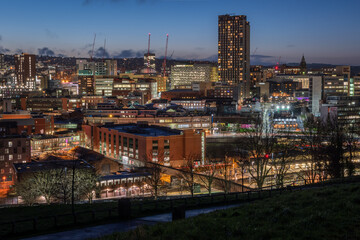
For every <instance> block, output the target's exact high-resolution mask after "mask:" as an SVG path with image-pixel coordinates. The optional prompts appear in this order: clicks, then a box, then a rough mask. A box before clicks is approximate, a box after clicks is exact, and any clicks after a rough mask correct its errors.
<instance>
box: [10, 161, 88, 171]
mask: <svg viewBox="0 0 360 240" xmlns="http://www.w3.org/2000/svg"><path fill="white" fill-rule="evenodd" d="M13 165H14V168H15V171H16V172H18V173H24V172H38V171H44V170H51V169H63V168H65V167H66V168H68V169H72V168H73V167H74V165H75V167H76V168H77V169H93V167H92V166H91V165H90V164H89V163H87V162H86V161H84V160H55V161H41V162H28V163H13Z"/></svg>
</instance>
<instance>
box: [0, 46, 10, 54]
mask: <svg viewBox="0 0 360 240" xmlns="http://www.w3.org/2000/svg"><path fill="white" fill-rule="evenodd" d="M9 52H10V49H8V48H4V47H2V46H0V53H9Z"/></svg>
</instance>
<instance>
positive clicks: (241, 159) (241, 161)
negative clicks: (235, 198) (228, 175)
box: [235, 152, 250, 192]
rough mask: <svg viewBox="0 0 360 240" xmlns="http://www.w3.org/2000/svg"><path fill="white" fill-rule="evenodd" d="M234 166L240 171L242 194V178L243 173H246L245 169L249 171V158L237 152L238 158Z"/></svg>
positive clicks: (243, 176)
mask: <svg viewBox="0 0 360 240" xmlns="http://www.w3.org/2000/svg"><path fill="white" fill-rule="evenodd" d="M235 161H236V164H237V166H238V167H239V169H240V171H241V186H242V187H241V188H242V189H241V190H242V192H243V191H244V184H245V183H244V178H245V172H246V171H247V169H249V164H250V161H249V156H248V154H247V153H246V154H245V153H241V152H239V154H238V156H237V157H236V158H235Z"/></svg>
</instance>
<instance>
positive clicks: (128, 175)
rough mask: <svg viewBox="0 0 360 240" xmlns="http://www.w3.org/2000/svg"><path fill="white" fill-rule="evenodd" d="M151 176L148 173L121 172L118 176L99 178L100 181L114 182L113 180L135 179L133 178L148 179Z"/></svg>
mask: <svg viewBox="0 0 360 240" xmlns="http://www.w3.org/2000/svg"><path fill="white" fill-rule="evenodd" d="M150 175H151V174H150V173H148V172H134V173H132V172H121V173H120V174H112V175H106V176H101V177H100V180H101V181H107V180H115V179H124V178H135V177H148V176H150Z"/></svg>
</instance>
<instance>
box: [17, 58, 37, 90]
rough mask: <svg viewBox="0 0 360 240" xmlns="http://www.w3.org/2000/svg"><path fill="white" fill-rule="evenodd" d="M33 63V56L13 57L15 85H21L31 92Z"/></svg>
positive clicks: (33, 85)
mask: <svg viewBox="0 0 360 240" xmlns="http://www.w3.org/2000/svg"><path fill="white" fill-rule="evenodd" d="M35 63H36V56H35V55H34V54H27V53H23V54H21V55H20V54H17V55H15V73H16V81H17V82H16V85H22V86H24V87H27V88H29V89H32V90H34V89H35V87H36V85H35V75H36V69H35Z"/></svg>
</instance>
